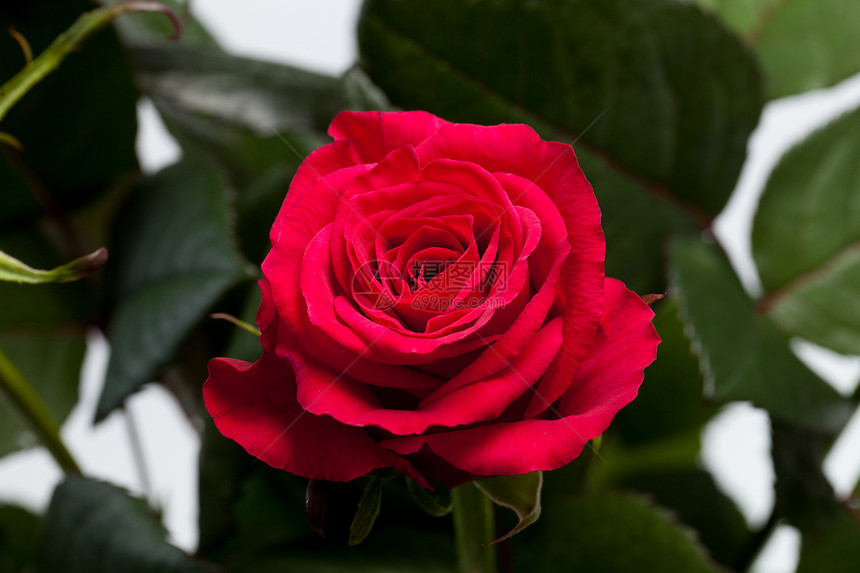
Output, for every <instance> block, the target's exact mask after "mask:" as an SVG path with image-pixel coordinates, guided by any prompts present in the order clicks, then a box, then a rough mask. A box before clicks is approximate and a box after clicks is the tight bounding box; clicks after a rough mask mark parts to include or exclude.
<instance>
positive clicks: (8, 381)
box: [0, 350, 81, 475]
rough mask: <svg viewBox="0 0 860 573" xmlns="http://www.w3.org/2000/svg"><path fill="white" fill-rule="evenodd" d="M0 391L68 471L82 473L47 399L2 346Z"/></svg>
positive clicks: (0, 353) (0, 352) (0, 355)
mask: <svg viewBox="0 0 860 573" xmlns="http://www.w3.org/2000/svg"><path fill="white" fill-rule="evenodd" d="M0 391H2V393H3V394H5V396H6V397H7V398H9V401H10V402H11V405H12V408H13V410H15V411H17V412H18V414H19V415H20V416H21V418H22V419H23V420H24V421H25V422H26V423H27V424H28V425H29V426H30V427H31V428H32V429H33V431H34V432H36V434H37V435H38V436H39V439H40V440H41V441H42V443H43V444H44V445H45V447H47V448H48V451H49V452H50V453H51V455H52V456H54V459H55V460H57V463H58V464H59V465H60V467H61V468H63V470H64V471H65V472H66V473H70V474H78V475H80V473H81V470H80V468H79V467H78V464H77V462H75V459H74V458H73V457H72V454H71V453H69V450H68V449H67V448H66V445H65V444H64V443H63V440H62V439H61V438H60V428H59V426H58V425H57V422H56V421H55V420H54V417H53V416H52V415H51V413H50V412H49V411H48V408H47V407H46V406H45V403H44V402H42V399H41V398H39V395H38V394H37V393H36V392H35V391H34V390H33V387H32V386H30V384H28V383H27V381H26V380H25V379H24V376H23V375H22V374H21V372H20V371H19V370H18V369H17V368H16V367H15V365H14V364H12V361H11V360H9V357H8V356H6V354H5V353H4V352H3V351H2V350H0Z"/></svg>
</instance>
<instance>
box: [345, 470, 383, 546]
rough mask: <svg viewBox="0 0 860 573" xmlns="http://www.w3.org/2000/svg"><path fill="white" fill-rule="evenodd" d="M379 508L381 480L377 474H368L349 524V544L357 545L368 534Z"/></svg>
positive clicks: (380, 506) (377, 515)
mask: <svg viewBox="0 0 860 573" xmlns="http://www.w3.org/2000/svg"><path fill="white" fill-rule="evenodd" d="M381 508H382V482H381V481H380V479H379V478H378V477H377V476H374V475H371V476H368V480H367V483H365V484H364V491H363V492H362V494H361V499H360V500H358V508H357V509H356V511H355V517H353V519H352V524H351V525H350V526H349V540H348V543H349V545H358V544H359V543H361V542H362V541H364V540H365V539H366V538H367V536H368V535H370V531H371V530H372V529H373V524H374V522H376V518H377V517H379V510H380V509H381Z"/></svg>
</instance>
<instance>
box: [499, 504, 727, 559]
mask: <svg viewBox="0 0 860 573" xmlns="http://www.w3.org/2000/svg"><path fill="white" fill-rule="evenodd" d="M520 539H523V541H524V542H523V543H522V544H521V545H520V546H519V548H518V550H517V552H516V553H515V554H514V557H515V558H516V562H517V565H518V567H517V570H518V571H519V570H522V571H541V572H546V573H552V572H554V571H565V572H567V571H600V572H601V573H638V572H640V571H642V570H643V569H642V568H643V564H646V563H647V568H648V570H649V571H684V572H685V573H696V572H711V573H713V572H716V571H718V570H719V568H718V567H717V566H715V565H714V564H712V563H710V562H709V560H708V559H707V557H706V556H705V554H704V551H703V550H702V548H701V547H700V546H699V545H698V543H697V542H696V541H695V540H694V539H693V536H692V535H690V533H689V532H688V531H685V530H684V529H682V528H681V527H680V526H679V525H678V524H676V523H675V522H674V520H673V519H671V518H670V517H669V516H668V515H667V513H666V512H665V511H664V510H660V509H659V508H656V507H653V506H651V505H649V504H648V503H646V502H645V501H643V500H642V499H640V498H638V497H633V496H629V495H619V494H612V493H601V494H594V495H590V496H587V497H585V496H581V497H580V496H577V497H573V498H570V499H568V500H567V501H565V502H564V503H562V504H558V505H555V506H552V507H550V506H547V507H546V508H545V511H544V515H543V517H542V518H541V520H540V522H538V524H537V525H536V526H534V527H533V528H531V529H530V530H529V531H528V532H526V533H524V534H523V536H521V537H518V538H517V540H518V541H519V540H520ZM526 539H527V540H528V543H525V540H526Z"/></svg>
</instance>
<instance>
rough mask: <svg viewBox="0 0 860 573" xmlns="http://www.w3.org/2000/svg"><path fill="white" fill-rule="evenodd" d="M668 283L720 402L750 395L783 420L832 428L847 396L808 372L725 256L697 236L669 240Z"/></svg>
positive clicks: (845, 409) (848, 408)
mask: <svg viewBox="0 0 860 573" xmlns="http://www.w3.org/2000/svg"><path fill="white" fill-rule="evenodd" d="M672 263H673V265H672V266H673V268H672V276H671V277H670V282H671V283H672V289H673V292H674V295H675V296H676V297H677V298H678V300H679V302H680V305H681V306H680V308H681V316H682V317H683V318H684V321H685V323H686V325H687V326H686V327H687V334H688V335H689V336H690V337H691V338H692V340H693V347H694V349H695V350H696V353H697V354H698V355H699V362H700V365H701V368H702V371H703V372H704V375H705V383H706V393H707V395H708V396H709V397H711V398H713V399H714V400H716V401H719V402H723V401H729V400H749V401H751V402H752V403H753V404H755V405H756V406H758V407H760V408H764V409H766V410H768V411H769V412H770V413H771V414H772V415H774V416H776V417H778V418H781V419H783V420H786V421H791V422H793V423H796V424H799V425H801V426H805V427H807V428H812V429H819V430H821V431H824V432H833V431H836V430H838V429H839V428H841V427H842V426H843V425H844V424H845V422H846V421H847V419H848V418H849V417H850V416H851V414H852V412H853V406H852V404H851V403H850V401H849V400H847V399H845V398H843V397H842V396H840V395H839V394H838V393H837V392H836V391H835V390H834V389H833V388H832V387H831V386H830V385H828V384H827V383H826V382H824V381H823V380H821V379H820V378H819V377H818V376H816V375H815V374H814V373H813V372H812V371H811V370H809V369H808V368H807V367H806V366H805V365H804V364H803V363H802V362H800V360H798V358H797V357H796V356H795V355H794V354H793V353H792V352H791V349H790V348H789V346H788V342H787V340H786V339H785V338H784V337H783V336H782V335H780V333H779V332H778V331H777V330H776V328H775V327H774V326H773V325H772V324H771V323H770V321H769V320H768V318H767V317H764V316H759V315H756V314H755V311H754V308H753V302H752V301H751V300H750V299H749V298H748V297H747V295H746V293H745V292H744V290H743V287H742V286H741V283H740V281H739V280H738V278H737V276H736V275H735V274H734V271H733V270H732V267H731V265H730V264H729V261H728V259H726V257H725V256H724V255H723V253H722V252H720V251H719V250H718V249H717V247H715V246H713V245H708V244H706V243H704V242H703V241H700V240H684V241H681V240H679V241H676V242H675V243H674V244H673V246H672Z"/></svg>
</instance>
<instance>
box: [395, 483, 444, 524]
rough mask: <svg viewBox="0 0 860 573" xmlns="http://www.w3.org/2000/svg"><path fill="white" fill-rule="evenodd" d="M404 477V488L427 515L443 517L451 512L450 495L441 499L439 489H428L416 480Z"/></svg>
mask: <svg viewBox="0 0 860 573" xmlns="http://www.w3.org/2000/svg"><path fill="white" fill-rule="evenodd" d="M405 479H406V489H407V490H408V491H409V495H410V496H411V497H412V499H413V500H414V501H415V503H417V504H418V507H420V508H421V509H422V510H423V511H424V513H426V514H427V515H432V516H433V517H443V516H445V515H448V514H449V513H451V510H452V509H453V505H451V499H450V496H448V499H446V500H444V501H443V497H442V494H440V492H439V489H438V488H437V490H436V491H432V492H431V491H430V490H428V489H426V488H424V487H422V486H420V485H418V482H416V481H415V480H413V479H412V478H408V477H407V478H405Z"/></svg>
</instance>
